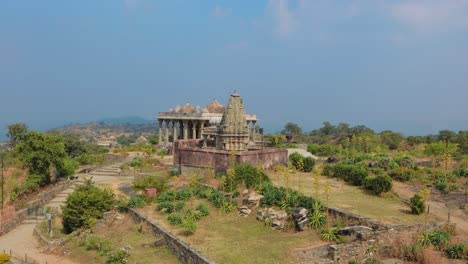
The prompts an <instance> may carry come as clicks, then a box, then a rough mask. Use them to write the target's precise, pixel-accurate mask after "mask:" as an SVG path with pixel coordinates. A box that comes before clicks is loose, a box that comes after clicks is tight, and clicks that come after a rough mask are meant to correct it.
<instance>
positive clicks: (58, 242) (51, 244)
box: [34, 226, 64, 250]
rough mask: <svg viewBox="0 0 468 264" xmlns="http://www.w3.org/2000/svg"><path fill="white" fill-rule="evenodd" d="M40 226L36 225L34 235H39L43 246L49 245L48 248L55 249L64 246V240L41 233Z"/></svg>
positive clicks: (38, 237)
mask: <svg viewBox="0 0 468 264" xmlns="http://www.w3.org/2000/svg"><path fill="white" fill-rule="evenodd" d="M39 228H40V227H39V226H35V227H34V236H35V237H37V239H38V240H39V243H40V244H41V245H42V246H45V247H47V250H53V249H54V248H56V247H58V246H63V244H64V242H63V240H61V239H55V240H49V239H48V238H47V237H46V236H44V235H43V234H42V233H41V230H40V229H39Z"/></svg>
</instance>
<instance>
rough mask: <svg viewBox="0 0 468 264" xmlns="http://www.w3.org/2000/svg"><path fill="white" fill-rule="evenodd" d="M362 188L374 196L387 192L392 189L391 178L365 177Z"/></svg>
mask: <svg viewBox="0 0 468 264" xmlns="http://www.w3.org/2000/svg"><path fill="white" fill-rule="evenodd" d="M364 187H365V188H366V189H367V190H369V191H371V192H372V193H373V194H375V195H380V194H381V193H383V192H388V191H390V190H391V189H392V178H390V177H389V176H387V175H378V176H377V177H373V178H370V177H367V178H366V180H365V182H364Z"/></svg>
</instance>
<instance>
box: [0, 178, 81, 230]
mask: <svg viewBox="0 0 468 264" xmlns="http://www.w3.org/2000/svg"><path fill="white" fill-rule="evenodd" d="M73 183H74V182H73V181H70V180H64V181H60V182H58V183H56V184H55V185H54V187H53V188H52V189H51V190H48V191H46V192H42V193H39V194H38V195H37V198H36V199H35V200H32V201H30V202H28V203H27V208H23V209H20V210H17V211H16V212H15V218H14V219H12V220H11V221H10V222H8V223H2V229H3V232H2V233H1V234H0V236H2V235H4V234H6V233H8V232H10V231H11V230H13V229H15V228H16V227H17V226H18V225H20V224H21V222H23V220H24V219H26V218H27V217H28V211H30V210H36V209H37V208H39V207H43V206H44V205H46V204H47V203H48V202H49V201H50V200H52V199H54V198H55V196H57V194H59V193H61V192H62V191H63V190H65V189H67V188H68V187H69V186H70V185H72V184H73Z"/></svg>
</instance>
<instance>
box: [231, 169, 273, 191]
mask: <svg viewBox="0 0 468 264" xmlns="http://www.w3.org/2000/svg"><path fill="white" fill-rule="evenodd" d="M234 174H235V179H236V180H235V185H237V184H240V183H244V184H245V186H246V187H247V188H250V187H254V186H257V185H258V184H260V183H261V182H264V181H267V182H270V178H269V177H268V175H266V174H265V173H264V172H262V171H259V170H258V169H257V168H255V167H254V166H252V165H250V164H238V165H236V166H235V167H234Z"/></svg>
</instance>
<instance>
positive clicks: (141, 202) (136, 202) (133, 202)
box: [128, 195, 145, 208]
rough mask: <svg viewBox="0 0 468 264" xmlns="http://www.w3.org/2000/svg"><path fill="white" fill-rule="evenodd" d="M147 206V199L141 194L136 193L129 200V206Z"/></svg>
mask: <svg viewBox="0 0 468 264" xmlns="http://www.w3.org/2000/svg"><path fill="white" fill-rule="evenodd" d="M143 206H145V199H143V197H141V195H135V196H133V197H132V198H131V199H130V200H129V201H128V207H129V208H141V207H143Z"/></svg>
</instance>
